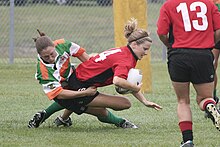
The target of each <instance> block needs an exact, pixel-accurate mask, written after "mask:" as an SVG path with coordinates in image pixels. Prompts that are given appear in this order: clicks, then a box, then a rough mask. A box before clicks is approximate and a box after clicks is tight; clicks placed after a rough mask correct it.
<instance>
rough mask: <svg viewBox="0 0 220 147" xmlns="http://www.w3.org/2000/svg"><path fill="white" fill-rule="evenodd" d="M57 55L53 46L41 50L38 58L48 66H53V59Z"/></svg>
mask: <svg viewBox="0 0 220 147" xmlns="http://www.w3.org/2000/svg"><path fill="white" fill-rule="evenodd" d="M56 56H57V53H56V51H55V48H54V47H53V46H48V47H47V48H46V49H44V50H42V51H41V53H40V57H41V58H42V59H43V60H44V61H45V62H48V63H49V64H53V63H54V62H55V58H56Z"/></svg>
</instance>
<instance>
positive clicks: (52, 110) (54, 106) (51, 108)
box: [45, 102, 64, 119]
mask: <svg viewBox="0 0 220 147" xmlns="http://www.w3.org/2000/svg"><path fill="white" fill-rule="evenodd" d="M62 109H64V107H62V106H60V105H59V104H58V103H56V102H53V103H52V104H51V105H50V106H49V107H47V109H45V111H46V116H45V119H47V118H48V117H50V116H51V115H52V114H53V113H55V112H57V111H60V110H62Z"/></svg>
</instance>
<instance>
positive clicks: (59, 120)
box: [54, 116, 72, 127]
mask: <svg viewBox="0 0 220 147" xmlns="http://www.w3.org/2000/svg"><path fill="white" fill-rule="evenodd" d="M54 124H55V125H56V126H57V127H59V126H64V127H69V126H71V125H72V120H71V118H70V117H68V118H67V119H66V120H63V118H62V117H60V116H58V117H57V118H56V119H55V120H54Z"/></svg>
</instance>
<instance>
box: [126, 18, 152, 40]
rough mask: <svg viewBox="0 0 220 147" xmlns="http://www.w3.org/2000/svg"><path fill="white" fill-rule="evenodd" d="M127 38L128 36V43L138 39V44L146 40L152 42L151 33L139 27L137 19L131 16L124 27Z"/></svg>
mask: <svg viewBox="0 0 220 147" xmlns="http://www.w3.org/2000/svg"><path fill="white" fill-rule="evenodd" d="M124 34H125V38H127V41H128V44H130V43H131V42H133V41H136V42H137V44H142V43H143V42H145V41H149V42H152V39H151V38H150V37H149V34H148V32H147V31H146V30H144V29H140V28H137V20H136V19H134V18H131V19H130V20H129V21H128V22H127V24H126V25H125V27H124Z"/></svg>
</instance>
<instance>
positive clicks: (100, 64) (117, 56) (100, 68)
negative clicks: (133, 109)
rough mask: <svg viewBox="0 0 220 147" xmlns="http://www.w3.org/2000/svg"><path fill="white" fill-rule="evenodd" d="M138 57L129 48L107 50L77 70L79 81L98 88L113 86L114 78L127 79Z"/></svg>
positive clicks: (82, 64)
mask: <svg viewBox="0 0 220 147" xmlns="http://www.w3.org/2000/svg"><path fill="white" fill-rule="evenodd" d="M136 62H137V57H136V55H135V54H134V52H133V51H132V49H131V48H130V47H129V46H125V47H120V48H112V49H109V50H106V51H104V52H102V53H100V54H98V55H96V56H95V57H91V58H90V59H89V60H88V61H86V62H83V63H81V64H80V65H79V66H78V67H77V68H76V77H77V79H78V80H80V81H83V82H86V83H87V84H89V85H94V86H97V87H100V86H106V85H110V84H112V80H113V77H114V76H118V77H121V78H123V79H127V76H128V71H129V70H130V69H131V68H134V67H135V66H136Z"/></svg>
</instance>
